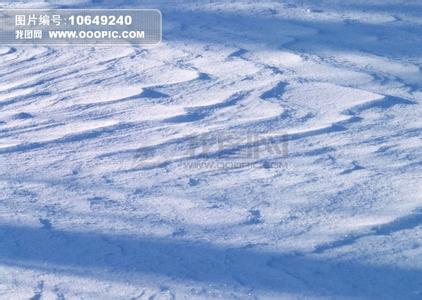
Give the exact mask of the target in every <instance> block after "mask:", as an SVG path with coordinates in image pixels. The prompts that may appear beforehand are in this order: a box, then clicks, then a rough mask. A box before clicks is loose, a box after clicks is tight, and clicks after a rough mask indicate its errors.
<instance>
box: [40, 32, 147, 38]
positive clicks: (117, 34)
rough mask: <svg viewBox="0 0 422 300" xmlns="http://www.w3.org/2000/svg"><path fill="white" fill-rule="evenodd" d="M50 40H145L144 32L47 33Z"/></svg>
mask: <svg viewBox="0 0 422 300" xmlns="http://www.w3.org/2000/svg"><path fill="white" fill-rule="evenodd" d="M48 36H49V38H50V39H66V40H67V39H145V32H144V31H121V32H120V31H106V30H101V31H100V30H98V31H74V30H72V31H70V30H59V31H49V32H48Z"/></svg>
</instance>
